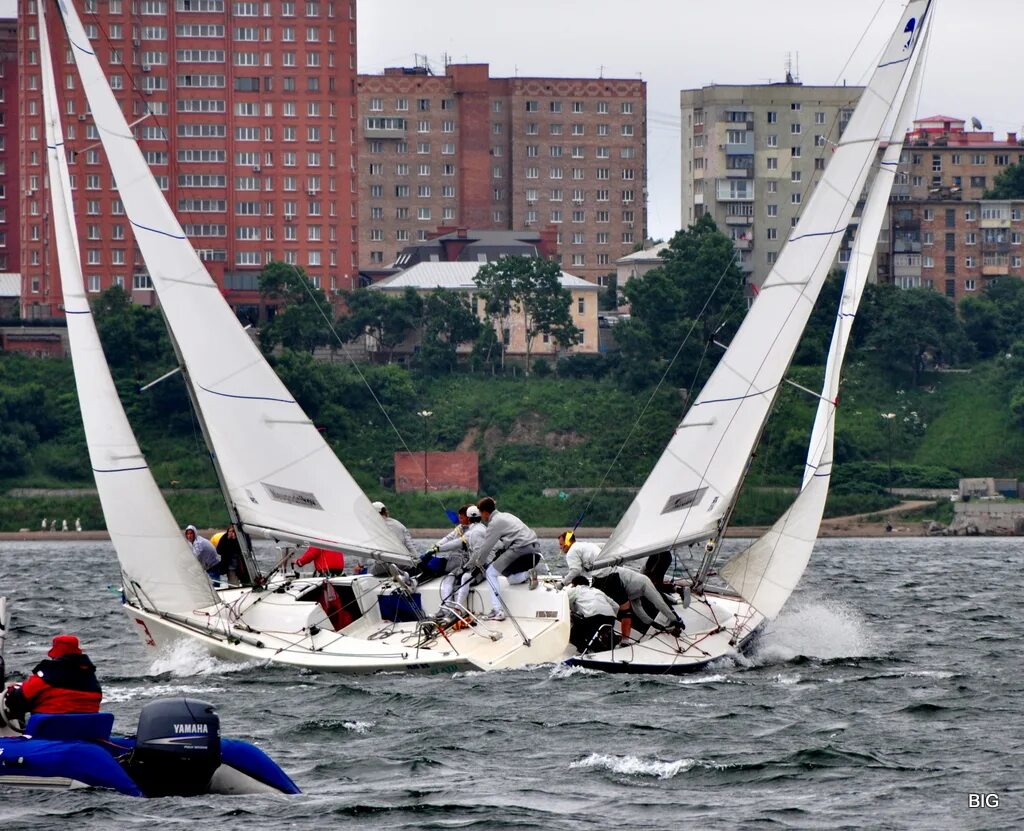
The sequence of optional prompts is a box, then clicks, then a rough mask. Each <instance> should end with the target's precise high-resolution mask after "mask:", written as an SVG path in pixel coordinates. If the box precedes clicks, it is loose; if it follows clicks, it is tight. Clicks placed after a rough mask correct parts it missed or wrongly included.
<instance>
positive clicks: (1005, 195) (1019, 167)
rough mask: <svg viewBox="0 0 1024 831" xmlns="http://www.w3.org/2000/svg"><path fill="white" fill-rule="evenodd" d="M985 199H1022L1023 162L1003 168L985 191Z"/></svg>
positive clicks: (1023, 186) (1023, 195) (1023, 183)
mask: <svg viewBox="0 0 1024 831" xmlns="http://www.w3.org/2000/svg"><path fill="white" fill-rule="evenodd" d="M984 198H985V199H1024V162H1020V163H1017V164H1011V165H1010V166H1009V167H1005V168H1003V171H1002V172H1001V173H1000V174H999V175H998V176H996V178H995V181H993V182H992V189H991V190H987V191H985V196H984Z"/></svg>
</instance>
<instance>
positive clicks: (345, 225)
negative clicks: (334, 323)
mask: <svg viewBox="0 0 1024 831" xmlns="http://www.w3.org/2000/svg"><path fill="white" fill-rule="evenodd" d="M68 1H69V2H70V1H71V0H68ZM37 2H38V0H23V2H21V3H19V19H18V60H17V67H18V73H19V76H18V82H19V89H18V95H17V98H16V99H14V98H13V96H11V95H9V94H8V100H9V101H12V100H17V101H18V112H17V117H18V118H19V119H20V124H19V127H18V129H19V136H18V145H19V148H18V152H19V156H20V157H19V158H18V160H17V166H18V167H19V168H20V172H21V176H20V182H19V185H20V190H21V192H20V196H19V197H16V198H15V200H14V201H13V204H12V200H11V198H10V194H9V192H10V186H9V180H8V194H9V195H8V199H7V206H8V213H10V212H11V210H12V209H13V210H14V211H16V212H17V213H19V214H20V216H21V218H22V224H21V228H20V234H21V238H20V243H21V251H20V271H21V274H22V314H23V316H25V317H28V318H53V317H60V316H61V315H62V298H61V291H60V280H59V273H58V270H57V264H56V252H55V249H54V246H53V244H52V228H51V227H50V225H49V221H48V217H49V209H48V201H49V199H48V193H47V183H46V170H45V157H46V156H45V147H44V135H43V114H42V97H41V90H40V72H39V43H38V31H37V28H38V22H37V16H36V15H37V8H36V3H37ZM74 2H75V5H76V8H77V9H78V11H79V13H80V15H81V16H82V20H83V23H84V24H85V26H86V30H87V33H88V34H89V37H90V40H91V42H92V44H93V46H94V48H95V49H96V52H97V54H98V56H99V58H100V61H101V63H102V64H103V65H104V66H105V67H106V68H107V71H108V79H109V81H110V85H111V88H112V89H113V91H114V94H115V96H116V97H117V98H118V99H119V100H120V102H121V104H122V108H123V110H124V113H125V115H126V117H127V118H128V121H129V122H131V123H133V125H134V126H133V129H134V130H135V134H136V136H137V137H138V140H139V146H140V148H141V149H142V151H143V153H145V155H146V157H147V159H148V160H149V163H150V166H151V168H152V170H153V173H154V175H155V176H156V177H157V181H158V182H159V183H160V186H161V188H162V189H163V191H164V193H165V195H166V197H167V199H168V202H169V203H170V205H171V206H172V208H173V209H174V210H175V211H176V213H177V215H178V219H179V221H180V222H181V224H182V225H183V227H184V229H185V232H186V234H187V235H188V236H189V238H190V239H191V240H192V242H193V245H194V246H195V247H196V249H197V250H198V251H199V252H200V255H201V257H202V258H203V260H204V261H205V263H206V265H207V267H208V269H209V270H210V272H211V274H212V275H213V277H214V279H215V280H216V281H217V282H218V284H219V285H220V286H221V287H222V289H223V291H224V293H225V295H226V297H227V299H228V301H229V302H230V303H231V304H232V305H233V306H235V307H236V309H237V310H238V311H239V312H240V313H242V314H243V315H244V316H248V317H254V316H255V315H256V314H258V311H259V310H258V304H259V294H258V291H257V276H258V274H259V272H260V271H261V269H262V267H263V266H264V265H265V264H266V263H268V262H271V261H277V260H280V261H285V262H289V263H294V264H295V265H297V266H300V267H302V268H303V269H304V270H305V271H306V273H307V274H308V275H309V276H310V277H311V278H312V279H313V281H314V282H315V283H317V284H318V285H319V286H320V287H321V288H323V289H324V290H326V291H328V293H330V292H331V290H333V289H347V288H351V287H354V286H355V285H356V284H357V261H356V236H357V230H356V207H355V195H356V194H355V189H356V188H355V175H356V172H355V171H356V160H355V152H356V147H355V118H356V99H355V78H356V38H355V32H356V28H355V27H356V3H355V0H296V1H295V2H281V1H279V0H274V2H267V1H266V0H264V1H263V2H231V0H74ZM47 19H48V25H49V34H50V42H51V44H53V51H54V60H55V63H56V67H55V71H56V77H57V83H58V86H59V89H58V95H59V96H60V98H61V107H62V111H63V115H64V119H63V127H64V132H65V138H66V144H67V147H68V151H69V162H70V168H71V176H72V181H73V185H74V188H75V194H74V200H75V213H76V216H77V217H78V233H79V237H80V241H81V249H82V250H81V256H82V266H83V270H84V274H85V280H86V288H87V290H88V291H89V292H95V293H99V292H100V291H103V290H105V289H107V288H108V287H110V286H112V285H121V286H123V287H124V288H125V289H126V290H127V291H129V292H130V293H131V294H132V296H133V298H134V299H135V300H136V301H139V302H152V294H153V292H152V290H151V288H150V284H149V278H148V274H147V272H146V268H145V264H144V263H143V261H142V259H141V257H140V255H139V253H138V251H137V249H136V246H135V243H134V240H133V237H132V232H131V228H130V226H129V224H128V222H127V218H126V217H125V216H124V212H123V207H122V205H121V202H120V200H119V199H118V195H117V189H116V186H115V183H114V182H113V180H112V176H111V174H110V171H109V168H108V167H107V165H106V162H105V159H104V154H103V148H102V146H101V145H100V144H99V136H98V134H97V132H96V128H95V125H94V124H93V123H92V120H91V118H90V116H89V111H88V106H87V104H86V100H85V95H84V93H83V92H82V90H81V85H80V83H79V80H78V76H77V74H76V71H75V67H74V64H73V63H72V56H71V54H70V52H69V50H68V45H67V41H66V38H65V36H64V31H63V28H62V26H61V23H60V20H59V18H58V15H57V14H56V10H55V9H54V10H53V12H51V13H50V14H49V15H48V16H47ZM5 83H6V81H5ZM8 124H10V121H8ZM2 131H3V125H0V133H2ZM2 158H3V157H2V151H0V159H2ZM11 166H12V164H11V162H8V165H7V167H8V170H10V168H11ZM8 227H10V226H8ZM8 251H10V248H8ZM12 265H14V263H12Z"/></svg>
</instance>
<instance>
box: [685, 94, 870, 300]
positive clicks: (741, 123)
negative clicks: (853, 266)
mask: <svg viewBox="0 0 1024 831" xmlns="http://www.w3.org/2000/svg"><path fill="white" fill-rule="evenodd" d="M861 91H862V88H861V87H846V86H841V87H832V86H805V85H803V84H800V83H797V82H792V81H787V82H786V83H778V84H762V85H751V86H723V85H713V86H707V87H703V88H701V89H689V90H683V91H682V92H681V93H680V115H681V118H682V224H683V226H684V227H685V226H688V225H690V224H692V223H693V222H694V221H695V220H697V219H698V218H699V217H700V216H702V215H703V214H705V213H708V214H711V216H712V217H713V218H714V220H715V223H716V224H717V225H718V227H719V229H720V230H721V231H723V232H724V233H726V234H728V235H730V236H731V237H732V239H733V244H734V245H735V246H736V250H737V253H738V255H739V263H740V267H741V268H742V270H743V271H744V273H745V274H746V275H747V281H748V283H752V284H754V285H760V284H761V283H762V282H763V281H764V279H765V277H767V276H768V272H769V271H770V270H771V267H772V264H773V263H774V262H775V260H776V258H777V257H778V253H779V251H780V250H781V248H782V246H783V244H784V243H785V241H786V239H787V238H788V236H789V231H790V229H791V228H792V226H793V225H794V224H795V222H796V219H797V217H798V216H799V214H800V209H801V205H802V204H803V202H804V201H805V200H806V199H807V197H808V196H809V195H810V192H811V190H812V189H813V188H814V186H815V185H816V184H817V182H818V180H819V179H820V178H821V173H822V171H823V170H824V169H825V165H826V164H827V163H828V159H829V157H830V155H831V152H832V151H831V145H832V144H833V143H835V142H836V141H837V140H838V137H839V135H840V134H841V133H842V131H843V129H844V127H845V126H846V122H847V121H848V120H849V118H850V116H851V115H852V113H853V109H854V107H855V106H856V105H857V101H858V100H859V98H860V94H861ZM849 242H850V240H849V239H847V240H845V241H844V244H843V245H844V247H843V248H842V249H841V250H840V254H839V261H840V263H842V262H844V261H847V260H848V258H849Z"/></svg>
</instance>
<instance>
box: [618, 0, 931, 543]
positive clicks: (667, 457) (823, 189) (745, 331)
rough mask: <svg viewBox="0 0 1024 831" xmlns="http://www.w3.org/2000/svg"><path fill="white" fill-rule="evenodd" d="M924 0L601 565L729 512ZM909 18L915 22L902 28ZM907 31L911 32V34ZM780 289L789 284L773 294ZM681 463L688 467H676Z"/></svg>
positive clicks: (911, 48) (846, 220) (855, 191)
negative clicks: (691, 497)
mask: <svg viewBox="0 0 1024 831" xmlns="http://www.w3.org/2000/svg"><path fill="white" fill-rule="evenodd" d="M931 2H932V0H910V2H909V3H908V4H907V6H906V8H905V9H904V11H903V15H902V16H901V21H900V24H901V25H900V28H899V29H898V31H897V32H896V33H895V34H894V35H893V37H892V38H891V39H890V41H889V43H888V45H887V46H886V49H885V52H884V54H883V60H882V61H881V62H880V63H879V65H878V68H877V69H876V70H875V72H874V74H873V76H872V78H871V80H870V82H869V84H868V87H867V89H866V90H865V92H864V94H863V95H862V96H861V100H860V102H859V103H858V105H857V107H856V109H855V111H854V113H853V115H852V117H851V118H850V120H849V122H848V124H847V126H846V129H845V132H844V135H843V138H842V141H841V142H840V145H839V146H838V147H837V148H836V150H835V152H834V154H833V156H832V159H831V160H830V162H829V164H828V166H827V167H826V168H825V171H824V174H823V175H822V179H821V181H820V182H819V183H818V185H817V187H816V188H815V189H814V191H813V193H812V194H811V196H810V198H809V199H808V200H807V203H806V207H805V209H804V211H803V213H802V214H801V216H800V220H799V222H798V224H797V226H796V228H795V229H794V231H793V234H792V237H793V240H792V242H791V243H787V245H786V246H784V247H783V249H782V251H781V252H780V254H779V258H778V261H777V262H776V264H775V266H774V267H773V269H772V271H771V272H770V273H769V275H768V277H767V278H766V279H765V281H764V284H763V286H762V287H761V290H760V291H759V293H758V295H757V297H756V299H755V300H754V303H753V304H752V305H751V308H750V310H749V312H748V313H747V315H746V317H745V318H744V320H743V323H742V324H741V325H740V328H739V330H738V331H737V333H736V335H735V337H734V338H733V340H732V343H731V344H730V348H729V353H728V355H727V358H726V359H723V361H722V362H720V363H719V366H718V367H716V368H715V371H714V372H713V373H712V375H711V377H710V378H709V379H708V381H707V383H706V384H705V386H704V388H703V390H702V391H701V393H700V394H699V395H698V396H697V399H696V401H695V402H694V403H693V405H692V406H691V408H690V410H689V412H688V413H687V414H686V417H685V418H684V419H683V423H684V425H685V424H689V423H691V422H692V421H693V420H694V419H698V418H699V419H700V420H701V421H708V420H709V418H710V419H713V420H714V421H716V422H717V423H716V425H715V427H713V428H712V429H711V430H708V431H703V432H700V433H694V432H692V431H689V430H685V429H677V430H676V433H675V435H674V436H673V438H672V440H671V442H670V444H669V451H670V452H669V451H667V452H665V453H664V454H663V455H662V457H661V458H660V459H659V460H658V462H657V463H656V465H655V467H654V469H653V471H652V472H651V474H650V475H649V477H648V478H647V481H646V482H645V483H644V485H643V487H642V488H641V489H640V492H639V493H638V494H637V496H636V498H635V499H634V501H633V504H632V505H631V506H630V509H629V510H627V512H626V514H625V515H624V516H623V518H622V520H621V521H620V522H619V524H618V525H617V526H616V528H615V530H614V531H613V533H612V536H611V538H610V539H609V541H608V543H607V545H606V546H605V548H604V549H603V552H602V561H603V560H604V558H606V557H607V558H610V559H611V558H621V557H632V556H633V552H636V551H640V550H644V551H657V550H659V548H660V549H661V550H667V549H669V548H672V547H673V546H675V545H677V544H678V543H677V540H679V539H684V538H689V537H691V536H693V534H694V533H695V532H697V531H698V530H699V529H708V528H710V529H713V531H714V532H715V533H717V531H718V530H719V529H718V523H719V520H722V519H723V518H725V517H726V516H727V515H728V513H729V511H730V508H731V503H732V499H733V496H734V495H735V493H736V492H737V491H738V489H739V486H740V484H741V482H742V480H743V477H744V475H745V472H746V468H747V465H748V462H749V459H750V457H751V453H752V452H753V449H754V445H755V443H756V441H757V440H758V438H759V436H760V433H761V430H762V428H763V426H764V423H765V421H766V420H767V417H768V414H769V412H770V409H771V405H772V403H773V402H774V400H775V394H776V393H777V391H778V389H779V386H780V384H781V382H782V378H783V376H784V374H785V371H786V368H787V367H788V366H789V362H790V360H791V359H792V356H793V353H794V352H795V350H796V347H797V345H798V343H799V340H800V337H801V336H802V334H803V330H804V327H805V326H806V324H807V320H808V318H809V316H810V313H811V311H812V309H813V306H814V302H815V300H816V298H817V295H818V293H819V292H820V290H821V286H822V285H823V283H824V281H825V278H826V276H827V274H828V270H829V268H830V266H831V263H832V262H833V261H834V259H835V255H836V253H837V251H838V248H839V244H840V241H841V239H842V236H843V234H845V232H846V229H847V228H848V227H849V225H850V221H851V218H852V215H853V211H854V208H855V207H856V203H857V201H858V199H859V196H860V194H861V192H862V191H863V189H864V184H865V182H866V180H867V177H868V173H869V171H870V168H871V165H872V164H873V162H874V161H875V158H876V156H877V151H878V149H879V147H880V145H881V137H882V135H883V131H884V132H885V135H886V137H888V135H889V129H891V119H892V116H891V114H890V111H891V110H892V109H893V104H894V102H897V103H896V109H898V108H899V103H898V102H900V101H901V98H900V96H901V94H902V93H905V90H906V86H905V81H906V70H907V67H908V66H909V65H910V63H909V60H904V59H909V58H911V57H913V55H914V54H916V53H917V46H918V42H919V36H920V33H921V31H922V27H921V25H920V22H921V21H923V20H924V19H925V17H926V15H927V12H928V9H929V7H930V5H931ZM911 21H913V26H911V28H910V29H907V28H905V27H907V26H910V25H911ZM906 32H910V37H909V39H908V38H907V35H906ZM887 128H888V129H887ZM796 275H799V277H800V282H804V285H803V286H793V285H791V284H792V283H793V282H797V281H795V280H793V277H794V276H796ZM805 275H806V277H805ZM784 285H785V286H786V288H788V289H790V290H788V291H774V289H777V288H781V287H783V286H784ZM758 391H765V392H758ZM767 391H770V392H771V394H768V393H767ZM681 459H686V460H687V464H685V465H684V464H681V463H680V461H679V460H681ZM693 471H697V473H693ZM712 478H713V479H714V482H712ZM700 488H706V492H705V494H704V496H703V498H702V500H701V501H700V503H698V504H695V505H693V506H691V507H690V508H689V509H688V513H687V515H686V516H685V518H682V519H681V521H680V518H679V517H678V516H673V515H664V514H661V512H660V506H661V504H662V502H663V496H662V495H663V494H665V493H669V492H680V491H692V490H697V489H700Z"/></svg>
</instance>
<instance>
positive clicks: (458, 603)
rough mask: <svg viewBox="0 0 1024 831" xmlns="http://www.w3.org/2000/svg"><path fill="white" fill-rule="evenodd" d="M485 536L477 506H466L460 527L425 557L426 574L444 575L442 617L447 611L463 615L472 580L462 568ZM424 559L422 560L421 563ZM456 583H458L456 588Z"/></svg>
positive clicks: (460, 516)
mask: <svg viewBox="0 0 1024 831" xmlns="http://www.w3.org/2000/svg"><path fill="white" fill-rule="evenodd" d="M486 533H487V526H485V525H484V524H483V522H481V517H480V509H479V508H477V506H476V505H465V506H464V507H462V508H459V524H458V525H456V526H455V528H453V529H452V530H451V531H449V532H448V533H447V534H445V535H444V536H443V537H441V539H439V540H438V541H437V542H436V543H435V544H434V545H432V546H431V547H430V548H428V549H427V551H426V554H424V555H423V558H427V560H426V562H425V566H424V567H425V571H427V572H428V573H430V574H442V575H443V576H442V577H441V609H440V612H439V613H440V614H441V615H442V616H443V615H445V614H446V613H447V612H455V613H461V612H462V611H463V610H465V609H466V601H467V600H468V599H469V589H470V587H471V579H470V575H469V574H464V573H463V568H464V566H465V564H466V561H467V560H469V558H470V557H471V556H472V554H473V552H474V551H475V550H476V549H477V548H478V547H479V546H480V544H481V543H482V542H483V539H484V535H485V534H486ZM423 558H420V561H421V562H423ZM456 583H458V584H459V585H458V588H457V589H456ZM453 601H454V608H452V607H453ZM460 616H461V614H460Z"/></svg>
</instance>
